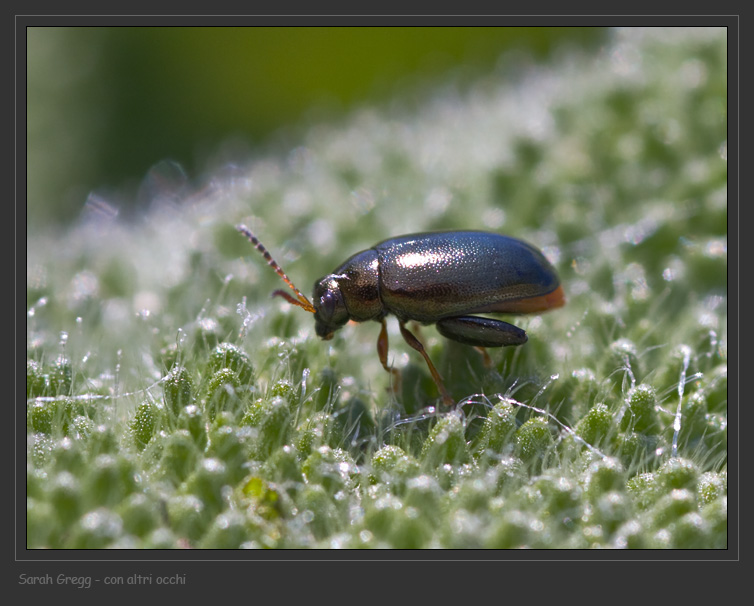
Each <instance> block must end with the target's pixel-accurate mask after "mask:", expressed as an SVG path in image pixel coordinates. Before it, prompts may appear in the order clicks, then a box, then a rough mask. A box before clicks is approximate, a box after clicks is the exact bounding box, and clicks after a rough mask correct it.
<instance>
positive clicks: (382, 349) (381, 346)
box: [377, 318, 401, 393]
mask: <svg viewBox="0 0 754 606" xmlns="http://www.w3.org/2000/svg"><path fill="white" fill-rule="evenodd" d="M387 351H388V345H387V322H385V318H382V330H380V336H379V337H377V355H378V356H379V357H380V362H381V363H382V368H384V369H385V370H387V371H388V372H389V373H390V374H392V375H393V381H392V385H391V389H392V390H393V392H394V393H395V392H399V391H400V390H401V373H400V371H399V370H398V369H397V368H392V367H391V366H388V364H387Z"/></svg>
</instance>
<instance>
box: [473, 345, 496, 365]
mask: <svg viewBox="0 0 754 606" xmlns="http://www.w3.org/2000/svg"><path fill="white" fill-rule="evenodd" d="M474 349H476V350H477V351H478V352H479V353H480V354H482V364H484V367H485V368H492V358H490V354H488V353H487V350H486V349H485V348H484V347H475V348H474Z"/></svg>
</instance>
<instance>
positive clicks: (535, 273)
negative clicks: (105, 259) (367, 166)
mask: <svg viewBox="0 0 754 606" xmlns="http://www.w3.org/2000/svg"><path fill="white" fill-rule="evenodd" d="M238 231H240V232H241V233H242V234H244V235H245V236H246V237H247V238H248V239H249V240H250V241H251V243H252V244H253V245H254V246H255V247H256V248H257V250H259V251H260V252H261V253H262V254H263V255H264V258H265V259H266V260H267V263H268V264H269V265H270V267H272V268H273V269H274V270H275V271H276V272H277V274H278V275H279V276H280V277H281V278H282V279H283V281H284V282H285V283H286V284H287V285H288V286H289V287H290V288H291V289H292V290H293V292H295V293H296V297H292V296H291V295H290V294H288V293H287V292H285V291H282V290H276V291H275V292H273V293H272V294H273V295H277V296H280V297H283V298H284V299H285V300H286V301H288V302H289V303H291V304H293V305H297V306H298V307H302V308H303V309H305V310H306V311H308V312H311V313H313V314H314V323H315V330H316V332H317V335H318V336H319V337H321V338H322V339H324V340H328V339H331V338H332V337H333V334H334V333H335V331H336V330H338V329H339V328H340V327H342V326H344V325H345V324H346V323H347V322H348V321H349V320H354V321H356V322H364V321H366V320H376V321H377V322H381V323H382V330H381V331H380V336H379V338H378V339H377V352H378V354H379V357H380V362H381V363H382V366H383V367H384V368H385V370H387V371H388V372H397V371H396V370H395V369H392V368H390V367H389V366H388V361H387V352H388V339H387V325H386V322H385V316H387V315H388V314H393V315H395V316H396V317H397V318H398V322H399V325H400V330H401V334H402V335H403V338H404V339H405V340H406V342H407V343H408V344H409V345H410V346H411V347H412V348H414V349H415V350H416V351H418V352H419V353H420V354H421V355H422V356H423V357H424V360H425V361H426V362H427V366H428V367H429V372H430V373H431V374H432V378H433V379H434V381H435V383H436V384H437V387H438V389H439V390H440V393H441V394H442V398H443V402H444V403H445V404H447V405H450V404H452V403H453V399H452V397H451V396H450V394H449V393H448V391H447V389H446V388H445V385H444V384H443V380H442V377H441V376H440V373H438V372H437V369H436V368H435V366H434V364H432V361H431V360H430V359H429V356H428V355H427V352H426V351H425V350H424V346H423V345H422V344H421V341H419V339H417V338H416V336H415V335H414V334H413V333H411V331H409V329H408V328H406V323H407V322H409V321H410V320H413V321H416V322H419V323H421V324H435V325H436V326H437V330H438V332H439V333H440V334H441V335H443V336H444V337H446V338H448V339H452V340H453V341H458V342H459V343H464V344H466V345H473V346H476V347H479V348H484V347H503V346H505V345H521V344H523V343H526V341H527V336H526V331H524V330H522V329H520V328H518V327H517V326H514V325H512V324H508V323H507V322H503V321H501V320H494V319H491V318H485V317H480V316H477V315H473V314H480V313H507V314H527V313H538V312H542V311H547V310H549V309H554V308H556V307H561V306H563V305H564V304H565V294H564V293H563V287H562V286H561V285H560V280H559V279H558V275H557V274H556V273H555V269H554V268H553V267H552V265H551V264H550V263H549V262H548V261H547V259H545V257H544V255H543V254H542V253H541V252H540V251H539V250H537V249H536V248H535V247H533V246H532V245H531V244H527V243H526V242H523V241H521V240H518V239H516V238H511V237H510V236H503V235H500V234H495V233H490V232H484V231H448V232H430V233H419V234H410V235H406V236H399V237H397V238H390V239H389V240H384V241H382V242H380V243H379V244H376V245H374V246H373V247H372V248H370V249H368V250H364V251H361V252H359V253H356V254H355V255H353V256H352V257H350V258H348V259H347V260H346V261H345V262H344V263H343V264H342V265H341V266H340V267H338V268H337V269H336V270H335V271H334V272H333V273H331V274H329V275H327V276H325V277H324V278H322V279H320V280H318V281H317V282H316V283H315V284H314V294H313V303H312V302H310V301H309V300H308V299H307V298H306V297H305V296H304V295H303V293H302V292H301V291H300V290H299V289H298V288H296V286H294V284H293V282H291V281H290V280H289V279H288V276H286V275H285V273H284V272H283V270H282V269H281V268H280V266H279V265H278V264H277V263H276V262H275V260H274V259H273V258H272V257H271V256H270V253H269V252H268V251H267V249H266V248H265V247H264V246H263V245H262V243H261V242H260V241H259V240H258V239H257V237H256V236H255V235H254V234H253V233H251V231H250V230H249V229H248V228H247V227H246V226H244V225H239V226H238Z"/></svg>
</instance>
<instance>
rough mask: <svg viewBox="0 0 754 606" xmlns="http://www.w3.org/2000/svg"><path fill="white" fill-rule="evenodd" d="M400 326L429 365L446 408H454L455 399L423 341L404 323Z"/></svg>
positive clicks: (407, 341) (405, 336)
mask: <svg viewBox="0 0 754 606" xmlns="http://www.w3.org/2000/svg"><path fill="white" fill-rule="evenodd" d="M383 322H384V321H383ZM398 325H399V326H400V327H401V334H402V335H403V338H404V339H405V341H406V343H408V344H409V345H410V346H411V347H413V348H414V349H415V350H416V351H418V352H419V353H420V354H421V355H422V357H423V358H424V361H425V362H426V363H427V366H428V367H429V372H430V373H431V374H432V378H433V379H434V381H435V384H436V385H437V388H438V389H439V390H440V394H442V401H443V403H444V404H445V405H446V406H452V405H453V398H452V397H451V396H450V394H449V393H448V390H447V389H445V384H444V383H443V381H442V377H441V376H440V373H439V372H437V369H436V368H435V365H434V364H432V360H430V359H429V355H428V354H427V352H426V350H425V349H424V345H422V343H421V341H419V339H417V338H416V337H415V336H414V334H413V333H412V332H411V331H410V330H409V329H408V328H406V325H405V324H404V323H403V322H399V323H398ZM383 326H384V324H383Z"/></svg>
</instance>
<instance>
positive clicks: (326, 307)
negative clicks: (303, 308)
mask: <svg viewBox="0 0 754 606" xmlns="http://www.w3.org/2000/svg"><path fill="white" fill-rule="evenodd" d="M319 302H320V308H319V310H320V313H321V314H322V316H323V317H324V318H327V319H328V320H330V319H331V318H332V317H333V315H334V314H335V307H336V301H335V296H334V295H333V293H332V291H331V290H327V291H325V294H323V295H322V296H321V297H320V299H319Z"/></svg>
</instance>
